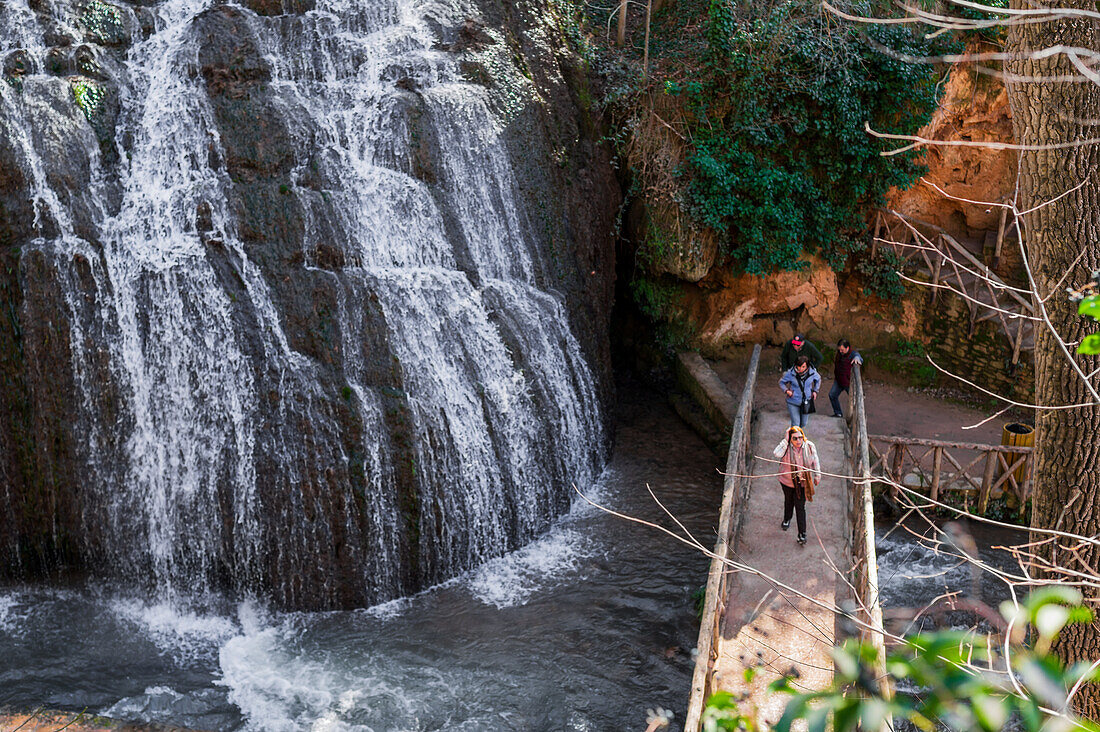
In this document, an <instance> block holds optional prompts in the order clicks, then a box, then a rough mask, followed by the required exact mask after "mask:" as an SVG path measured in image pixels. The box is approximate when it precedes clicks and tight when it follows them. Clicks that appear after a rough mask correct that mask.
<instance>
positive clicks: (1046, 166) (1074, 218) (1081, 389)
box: [1005, 0, 1100, 719]
mask: <svg viewBox="0 0 1100 732" xmlns="http://www.w3.org/2000/svg"><path fill="white" fill-rule="evenodd" d="M1058 5H1059V6H1064V7H1078V8H1088V9H1093V10H1094V9H1095V7H1094V5H1093V4H1092V3H1085V2H1081V0H1071V1H1070V2H1064V3H1058ZM1011 7H1013V8H1021V9H1022V8H1025V7H1031V5H1030V4H1029V3H1027V2H1026V0H1011ZM1098 37H1100V33H1098V25H1097V23H1096V22H1095V21H1093V20H1087V19H1086V20H1073V21H1057V22H1052V23H1037V24H1026V25H1015V26H1012V27H1011V28H1010V30H1009V33H1008V43H1007V50H1008V51H1009V53H1011V54H1014V55H1018V56H1023V55H1026V54H1028V53H1029V52H1034V51H1038V50H1041V49H1044V48H1049V47H1051V46H1055V45H1058V44H1065V45H1067V46H1076V47H1082V48H1089V49H1097V48H1100V44H1098V43H1097V39H1098ZM1005 71H1006V72H1008V77H1009V78H1008V79H1006V86H1007V87H1008V97H1009V103H1010V106H1011V109H1012V117H1013V126H1014V128H1015V133H1016V139H1017V141H1018V142H1019V143H1021V144H1023V145H1065V144H1066V143H1069V142H1074V141H1078V142H1079V141H1083V140H1087V139H1091V138H1096V137H1100V86H1098V85H1096V84H1094V83H1092V82H1089V81H1080V82H1071V81H1041V82H1040V81H1034V80H1026V79H1025V80H1019V79H1013V78H1012V77H1013V76H1014V75H1016V76H1024V77H1042V78H1044V79H1053V78H1054V77H1058V76H1064V75H1077V73H1076V71H1075V69H1074V67H1073V65H1072V64H1071V63H1070V61H1069V60H1068V58H1066V57H1065V56H1063V55H1057V56H1052V57H1050V58H1046V59H1039V60H1034V59H1022V58H1016V59H1014V60H1013V61H1010V62H1007V63H1006V65H1005ZM1098 168H1100V147H1098V146H1097V145H1096V144H1085V145H1081V146H1078V147H1068V148H1066V147H1061V148H1056V149H1045V150H1034V151H1022V152H1021V154H1020V199H1019V204H1018V205H1019V208H1020V209H1021V210H1023V211H1028V210H1030V209H1033V208H1034V207H1036V206H1038V205H1040V204H1044V203H1047V202H1051V201H1053V202H1052V203H1048V204H1047V205H1044V206H1043V207H1042V208H1039V209H1037V210H1034V211H1032V212H1031V213H1028V214H1027V215H1026V216H1024V217H1023V229H1024V231H1023V234H1024V241H1025V242H1026V245H1027V253H1028V256H1029V258H1030V261H1031V263H1032V267H1033V268H1034V276H1035V286H1036V291H1037V293H1038V295H1039V296H1040V297H1041V298H1047V297H1049V299H1047V300H1046V308H1047V310H1048V312H1049V314H1050V319H1051V322H1052V324H1053V325H1054V327H1055V329H1057V331H1058V334H1059V335H1061V337H1062V339H1063V340H1065V341H1067V342H1069V343H1075V342H1077V341H1078V340H1080V339H1081V338H1082V337H1084V336H1085V335H1086V334H1087V333H1090V332H1094V331H1095V330H1096V327H1095V325H1094V324H1091V321H1088V320H1087V319H1085V318H1083V317H1081V316H1078V315H1077V309H1076V306H1075V305H1073V304H1072V303H1070V302H1069V301H1068V299H1067V297H1066V294H1065V287H1066V286H1067V285H1075V284H1077V285H1079V284H1082V283H1084V282H1085V281H1087V279H1088V278H1089V275H1090V274H1091V272H1092V271H1093V270H1095V269H1098V268H1100V248H1098V242H1100V169H1098ZM1082 182H1084V185H1081V184H1082ZM1079 185H1080V188H1078V189H1077V190H1075V191H1073V192H1072V193H1069V194H1068V195H1065V196H1064V197H1063V198H1060V199H1058V200H1056V201H1055V200H1054V199H1056V198H1057V197H1058V196H1060V195H1062V194H1065V193H1066V192H1067V191H1069V190H1070V189H1073V188H1074V187H1075V186H1079ZM1082 252H1083V254H1082ZM1079 256H1080V259H1078V257H1079ZM1067 272H1068V274H1067ZM1063 278H1064V279H1063ZM1074 351H1075V346H1069V352H1070V354H1072V356H1071V357H1072V358H1074V359H1077V360H1078V363H1080V364H1081V366H1082V368H1083V370H1084V372H1085V373H1086V374H1087V373H1090V372H1091V371H1092V370H1094V369H1095V368H1096V367H1097V358H1096V357H1091V356H1090V357H1085V356H1077V355H1076V354H1075V353H1074ZM1069 358H1070V357H1067V355H1066V353H1065V352H1064V351H1063V350H1062V347H1061V346H1060V344H1059V343H1058V340H1057V339H1056V337H1055V336H1054V334H1052V333H1050V332H1049V330H1047V329H1046V328H1045V327H1043V326H1041V325H1040V326H1037V328H1036V341H1035V397H1036V403H1037V404H1039V405H1044V406H1058V405H1067V404H1079V403H1085V402H1091V401H1092V398H1091V396H1090V393H1089V391H1088V389H1087V388H1086V386H1085V384H1084V383H1083V381H1082V379H1081V377H1080V376H1079V375H1078V374H1077V373H1076V371H1075V370H1074V369H1073V368H1072V366H1071V362H1070V360H1069ZM1094 382H1095V379H1094ZM1035 421H1036V440H1035V466H1034V470H1033V476H1034V478H1033V480H1034V483H1033V486H1034V498H1033V503H1032V527H1033V528H1055V529H1059V530H1063V531H1069V532H1073V533H1076V534H1083V535H1085V536H1095V535H1097V534H1100V440H1098V439H1097V430H1098V429H1100V407H1097V406H1089V407H1083V408H1078V409H1066V410H1039V411H1038V412H1037V414H1036V420H1035ZM1032 538H1033V539H1040V538H1046V537H1040V536H1038V535H1035V536H1033V537H1032ZM1063 543H1065V542H1063ZM1042 551H1043V554H1042V556H1043V558H1044V559H1047V560H1050V561H1052V562H1053V563H1054V564H1056V565H1059V566H1063V567H1066V568H1069V569H1073V570H1078V571H1084V572H1087V573H1089V574H1095V572H1096V569H1095V568H1097V567H1100V551H1098V550H1097V549H1096V547H1094V546H1091V545H1090V546H1088V547H1086V548H1084V549H1083V550H1081V551H1080V552H1079V554H1077V555H1073V554H1070V553H1069V552H1067V551H1065V550H1064V549H1062V548H1059V547H1057V546H1055V545H1052V544H1046V545H1044V548H1043V550H1042ZM1047 574H1048V575H1049V574H1052V573H1047ZM1053 574H1057V573H1056V572H1055V573H1053ZM1088 594H1089V593H1086V595H1088ZM1090 599H1092V600H1096V599H1097V593H1095V592H1092V593H1091V597H1090ZM1090 604H1091V605H1092V606H1093V608H1094V609H1095V608H1096V603H1095V602H1093V603H1090ZM1055 649H1056V651H1057V652H1058V654H1059V655H1060V656H1061V657H1062V659H1063V660H1065V661H1066V662H1073V661H1078V660H1089V661H1092V660H1095V659H1097V658H1100V626H1098V625H1097V624H1096V623H1093V624H1091V625H1078V626H1071V627H1070V628H1067V629H1066V630H1065V631H1064V632H1063V634H1062V637H1061V638H1060V639H1059V641H1058V643H1057V644H1056V645H1055ZM1075 706H1076V707H1077V709H1078V711H1079V713H1081V714H1082V715H1084V716H1087V717H1090V718H1092V719H1100V686H1097V685H1096V684H1090V685H1087V686H1086V687H1085V688H1082V690H1081V692H1080V693H1079V695H1078V697H1077V700H1076V704H1075Z"/></svg>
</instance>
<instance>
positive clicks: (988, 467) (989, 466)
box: [978, 452, 996, 513]
mask: <svg viewBox="0 0 1100 732" xmlns="http://www.w3.org/2000/svg"><path fill="white" fill-rule="evenodd" d="M994 455H996V453H994V452H987V453H986V454H985V474H984V475H982V492H981V493H980V494H979V495H978V513H985V510H986V509H987V508H989V490H990V487H991V486H992V484H993V468H994V467H996V462H995V461H994Z"/></svg>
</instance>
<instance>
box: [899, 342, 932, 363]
mask: <svg viewBox="0 0 1100 732" xmlns="http://www.w3.org/2000/svg"><path fill="white" fill-rule="evenodd" d="M924 353H925V351H924V344H923V343H921V342H920V341H915V340H914V341H911V340H909V339H908V338H898V355H899V356H909V357H916V358H920V357H921V356H923V355H924Z"/></svg>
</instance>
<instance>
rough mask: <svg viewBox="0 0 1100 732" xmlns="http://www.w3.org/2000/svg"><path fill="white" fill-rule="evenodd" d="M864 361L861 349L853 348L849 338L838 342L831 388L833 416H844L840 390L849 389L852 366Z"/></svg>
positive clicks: (830, 396) (830, 401)
mask: <svg viewBox="0 0 1100 732" xmlns="http://www.w3.org/2000/svg"><path fill="white" fill-rule="evenodd" d="M861 363H863V356H860V355H859V351H853V350H852V344H851V343H849V342H848V339H847V338H841V339H840V340H839V341H837V344H836V360H835V361H833V387H832V388H831V389H829V403H830V404H832V405H833V416H834V417H843V416H844V412H843V411H842V410H841V409H840V392H842V391H845V392H846V391H848V387H849V386H851V384H852V367H853V366H855V365H856V364H861Z"/></svg>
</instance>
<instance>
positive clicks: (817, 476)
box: [772, 427, 821, 544]
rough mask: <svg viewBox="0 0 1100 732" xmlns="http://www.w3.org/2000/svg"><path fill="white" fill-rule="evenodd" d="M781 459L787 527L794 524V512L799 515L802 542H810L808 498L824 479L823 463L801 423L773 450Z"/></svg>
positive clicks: (799, 538) (780, 479) (809, 499)
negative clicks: (808, 540)
mask: <svg viewBox="0 0 1100 732" xmlns="http://www.w3.org/2000/svg"><path fill="white" fill-rule="evenodd" d="M772 454H774V455H775V456H776V457H777V458H779V459H780V460H781V461H782V462H781V466H780V473H779V484H780V485H781V486H783V523H782V524H780V528H782V529H783V530H784V531H786V530H787V529H789V528H790V527H791V514H792V513H793V514H794V515H795V517H797V519H798V543H799V544H805V543H806V501H812V500H813V499H814V488H815V487H817V484H818V483H820V482H821V464H820V463H819V462H818V461H817V447H815V446H814V443H812V442H810V441H809V440H807V439H806V433H805V432H803V431H802V428H801V427H791V428H789V429H788V430H787V432H786V434H785V435H783V439H782V440H781V441H780V442H779V444H778V445H776V446H775V450H773V451H772Z"/></svg>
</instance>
